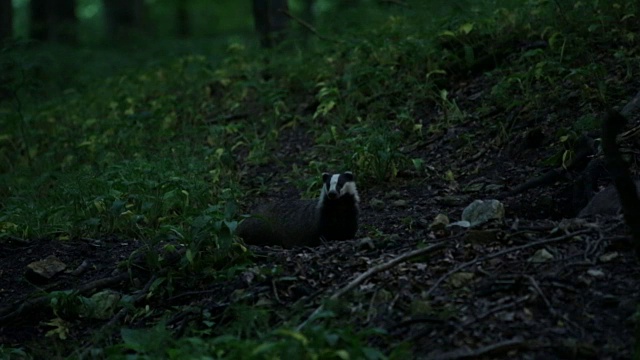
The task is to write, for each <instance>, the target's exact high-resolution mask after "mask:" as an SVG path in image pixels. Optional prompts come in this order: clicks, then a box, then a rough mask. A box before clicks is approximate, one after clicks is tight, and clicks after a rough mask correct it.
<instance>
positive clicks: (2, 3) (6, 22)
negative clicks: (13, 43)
mask: <svg viewBox="0 0 640 360" xmlns="http://www.w3.org/2000/svg"><path fill="white" fill-rule="evenodd" d="M12 37H13V7H12V5H11V0H0V40H4V39H10V38H12Z"/></svg>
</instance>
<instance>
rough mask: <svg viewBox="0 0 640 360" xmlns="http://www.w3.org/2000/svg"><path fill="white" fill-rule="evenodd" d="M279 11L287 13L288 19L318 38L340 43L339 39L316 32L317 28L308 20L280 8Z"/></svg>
mask: <svg viewBox="0 0 640 360" xmlns="http://www.w3.org/2000/svg"><path fill="white" fill-rule="evenodd" d="M280 11H281V12H282V13H283V14H285V15H287V16H288V17H289V18H290V19H292V20H294V21H295V22H297V23H298V24H300V25H302V27H304V28H305V29H307V30H309V32H311V33H312V34H313V35H315V36H317V37H318V39H320V40H325V41H331V42H334V43H341V41H340V40H335V39H331V38H328V37H326V36H324V35H322V34H320V33H319V32H318V30H316V28H314V27H313V25H311V24H309V23H308V22H306V21H304V20H302V19H301V18H299V17H297V16H295V15H293V14H292V13H290V12H289V11H288V10H284V9H281V10H280Z"/></svg>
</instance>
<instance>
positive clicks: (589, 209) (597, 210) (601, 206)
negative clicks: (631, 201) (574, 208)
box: [578, 181, 640, 218]
mask: <svg viewBox="0 0 640 360" xmlns="http://www.w3.org/2000/svg"><path fill="white" fill-rule="evenodd" d="M638 184H640V181H636V191H638ZM638 195H639V196H640V192H638ZM621 211H622V206H621V205H620V197H619V196H618V191H617V190H616V188H615V186H613V185H609V186H607V187H606V188H605V189H604V190H602V191H600V192H599V193H597V194H596V195H595V196H594V197H593V198H592V199H591V201H589V203H588V204H587V206H585V207H584V209H582V210H580V212H579V213H578V217H580V218H584V217H589V216H594V215H609V216H611V215H617V214H620V212H621Z"/></svg>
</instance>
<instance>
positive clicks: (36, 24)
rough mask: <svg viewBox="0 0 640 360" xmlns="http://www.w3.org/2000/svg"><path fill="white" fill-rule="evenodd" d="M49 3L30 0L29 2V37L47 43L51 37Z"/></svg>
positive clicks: (45, 0) (42, 0) (44, 0)
mask: <svg viewBox="0 0 640 360" xmlns="http://www.w3.org/2000/svg"><path fill="white" fill-rule="evenodd" d="M51 8H52V6H51V2H50V1H48V0H31V1H30V2H29V20H30V24H29V37H30V38H32V39H35V40H40V41H47V40H49V38H50V36H51V34H50V33H51V26H50V21H49V19H50V16H49V14H51Z"/></svg>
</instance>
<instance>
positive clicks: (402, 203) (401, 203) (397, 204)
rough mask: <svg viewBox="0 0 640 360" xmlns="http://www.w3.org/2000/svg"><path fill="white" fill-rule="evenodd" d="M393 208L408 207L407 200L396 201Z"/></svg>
mask: <svg viewBox="0 0 640 360" xmlns="http://www.w3.org/2000/svg"><path fill="white" fill-rule="evenodd" d="M393 206H395V207H407V201H406V200H396V201H394V202H393Z"/></svg>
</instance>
